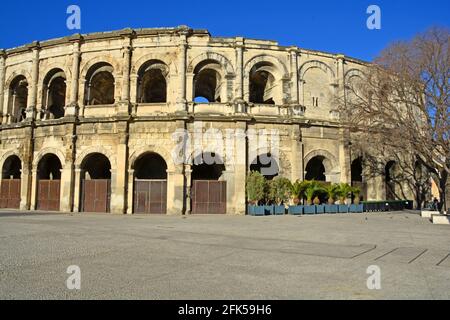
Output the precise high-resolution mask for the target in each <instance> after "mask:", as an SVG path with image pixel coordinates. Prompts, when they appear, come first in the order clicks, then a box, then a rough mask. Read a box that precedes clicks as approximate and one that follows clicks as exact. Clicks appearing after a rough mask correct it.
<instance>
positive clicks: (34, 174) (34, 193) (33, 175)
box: [30, 168, 38, 211]
mask: <svg viewBox="0 0 450 320" xmlns="http://www.w3.org/2000/svg"><path fill="white" fill-rule="evenodd" d="M37 175H38V170H37V168H33V170H31V201H30V202H31V203H30V210H31V211H35V210H36V206H37V185H38V179H37Z"/></svg>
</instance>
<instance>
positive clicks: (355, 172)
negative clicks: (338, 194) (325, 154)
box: [351, 157, 367, 200]
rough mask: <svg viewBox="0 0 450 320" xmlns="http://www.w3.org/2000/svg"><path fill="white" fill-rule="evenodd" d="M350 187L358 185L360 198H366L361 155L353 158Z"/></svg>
mask: <svg viewBox="0 0 450 320" xmlns="http://www.w3.org/2000/svg"><path fill="white" fill-rule="evenodd" d="M351 175H352V187H358V188H359V189H360V190H361V195H360V196H361V197H362V199H361V200H366V199H367V188H366V184H365V182H364V179H363V159H362V158H361V157H359V158H357V159H355V160H353V162H352V168H351Z"/></svg>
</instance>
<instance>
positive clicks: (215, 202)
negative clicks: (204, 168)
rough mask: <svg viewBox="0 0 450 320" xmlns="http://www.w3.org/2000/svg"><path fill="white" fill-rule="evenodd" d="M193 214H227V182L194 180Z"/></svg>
mask: <svg viewBox="0 0 450 320" xmlns="http://www.w3.org/2000/svg"><path fill="white" fill-rule="evenodd" d="M192 213H193V214H226V213H227V182H226V181H215V180H194V181H193V185H192Z"/></svg>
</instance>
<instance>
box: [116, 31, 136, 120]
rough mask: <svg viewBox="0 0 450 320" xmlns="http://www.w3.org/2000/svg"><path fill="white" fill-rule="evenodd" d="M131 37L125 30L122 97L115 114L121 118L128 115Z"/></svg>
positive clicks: (130, 32)
mask: <svg viewBox="0 0 450 320" xmlns="http://www.w3.org/2000/svg"><path fill="white" fill-rule="evenodd" d="M131 35H132V31H131V30H125V32H124V33H123V36H124V39H123V48H122V52H123V69H122V96H121V99H120V101H119V103H118V108H117V114H118V115H121V116H125V115H129V113H130V66H131V50H132V49H131Z"/></svg>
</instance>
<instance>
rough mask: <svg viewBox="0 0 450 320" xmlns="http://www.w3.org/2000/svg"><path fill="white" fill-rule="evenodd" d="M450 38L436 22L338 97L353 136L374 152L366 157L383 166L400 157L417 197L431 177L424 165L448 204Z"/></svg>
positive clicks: (387, 53)
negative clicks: (382, 162) (386, 162)
mask: <svg viewBox="0 0 450 320" xmlns="http://www.w3.org/2000/svg"><path fill="white" fill-rule="evenodd" d="M449 40H450V32H449V30H448V29H446V28H432V29H430V30H428V31H427V32H425V33H423V34H419V35H417V36H416V37H415V38H414V39H413V40H411V41H407V42H396V43H393V44H391V45H390V46H389V47H388V48H386V49H385V50H384V51H383V52H382V53H381V54H380V56H379V57H378V58H377V59H376V60H375V61H374V63H372V64H370V65H368V66H367V68H366V69H365V70H361V71H362V72H361V75H359V76H355V77H352V79H350V80H349V81H348V84H347V87H346V94H345V97H340V98H338V100H339V102H338V103H339V105H340V108H341V114H342V116H343V121H344V122H345V123H346V124H347V125H348V126H349V128H350V132H351V134H350V139H352V140H353V141H354V142H353V144H354V145H357V146H358V147H359V148H360V149H361V150H360V151H361V152H363V153H365V154H366V155H372V156H367V157H366V161H367V160H368V159H369V160H368V161H369V162H370V161H373V162H372V167H373V168H378V169H379V170H383V167H382V166H381V165H380V163H377V161H379V160H380V159H381V160H382V161H386V160H389V159H392V158H393V157H394V158H396V161H397V162H398V163H399V165H401V169H402V177H403V179H406V181H407V182H408V183H409V184H410V185H412V186H413V187H412V190H414V191H415V192H416V199H417V200H420V197H419V196H418V194H417V193H423V192H424V186H423V184H424V183H426V182H427V179H426V176H424V172H423V171H422V169H423V168H424V169H425V170H426V172H428V173H429V174H430V175H431V177H432V178H433V179H434V180H435V182H436V184H437V185H438V187H439V194H440V197H441V200H442V201H443V203H444V208H445V197H446V186H447V180H448V176H449V173H450V104H449V94H450V92H449V87H450V41H449ZM373 159H378V160H373ZM374 171H375V172H376V170H374ZM418 172H419V173H420V174H418Z"/></svg>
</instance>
